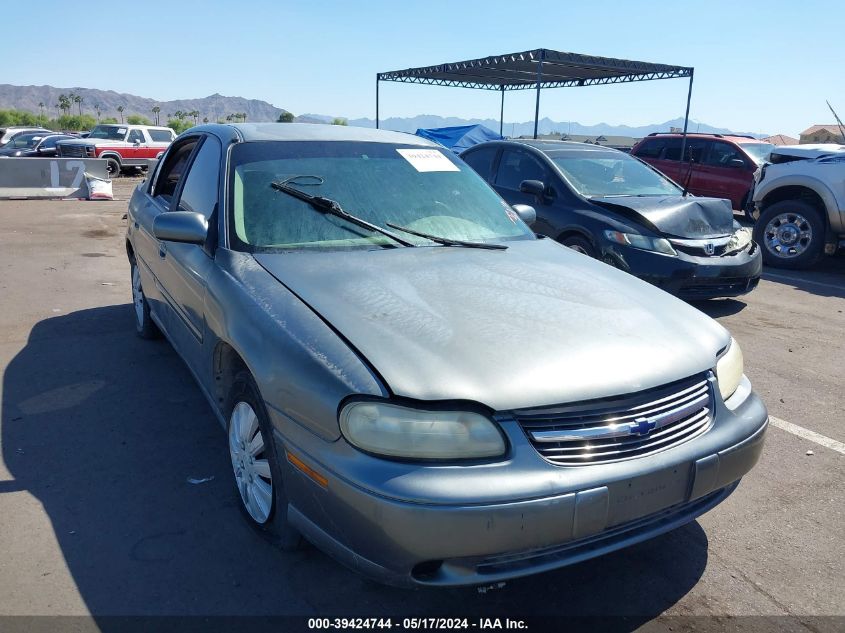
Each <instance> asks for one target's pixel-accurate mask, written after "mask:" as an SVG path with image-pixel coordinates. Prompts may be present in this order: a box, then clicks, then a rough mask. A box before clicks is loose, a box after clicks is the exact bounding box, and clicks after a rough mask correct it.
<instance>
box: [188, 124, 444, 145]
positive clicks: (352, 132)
mask: <svg viewBox="0 0 845 633" xmlns="http://www.w3.org/2000/svg"><path fill="white" fill-rule="evenodd" d="M190 131H191V132H196V131H206V132H213V133H215V134H218V135H220V136H229V135H231V133H232V132H236V133H237V134H238V135H239V136H240V138H241V139H242V140H244V141H358V142H368V143H394V144H397V145H419V146H421V147H432V148H438V149H443V148H442V146H440V145H438V144H437V143H433V142H431V141H429V140H428V139H424V138H422V137H420V136H415V135H414V134H406V133H404V132H393V131H391V130H377V129H374V128H366V127H354V126H346V125H328V124H319V123H234V124H225V123H224V124H210V125H201V126H199V127H195V128H191V130H190Z"/></svg>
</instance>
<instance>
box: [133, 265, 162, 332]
mask: <svg viewBox="0 0 845 633" xmlns="http://www.w3.org/2000/svg"><path fill="white" fill-rule="evenodd" d="M130 267H131V274H132V304H133V308H134V313H135V332H136V333H137V334H138V336H140V337H141V338H145V339H154V338H158V337H160V336H161V331H160V330H159V329H158V326H157V325H156V324H155V322H154V321H153V320H152V318H151V317H150V304H149V303H148V302H147V297H146V296H145V295H144V288H143V287H142V286H141V271H140V270H138V264H137V263H136V262H135V260H134V259H133V260H132V261H131V262H130Z"/></svg>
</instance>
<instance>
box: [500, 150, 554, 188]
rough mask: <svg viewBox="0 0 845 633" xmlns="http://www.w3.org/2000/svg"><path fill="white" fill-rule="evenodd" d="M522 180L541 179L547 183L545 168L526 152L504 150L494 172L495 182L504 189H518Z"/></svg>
mask: <svg viewBox="0 0 845 633" xmlns="http://www.w3.org/2000/svg"><path fill="white" fill-rule="evenodd" d="M523 180H541V181H543V182H545V183H546V184H548V182H547V180H548V178H547V174H546V168H545V167H543V164H542V163H540V161H538V160H537V159H536V158H534V157H533V156H531V155H530V154H528V153H527V152H522V151H519V150H512V149H506V150H504V151H503V152H502V159H501V160H500V161H499V169H498V170H497V172H496V184H497V185H498V186H499V187H503V188H505V189H513V190H514V191H519V185H520V183H521V182H522V181H523Z"/></svg>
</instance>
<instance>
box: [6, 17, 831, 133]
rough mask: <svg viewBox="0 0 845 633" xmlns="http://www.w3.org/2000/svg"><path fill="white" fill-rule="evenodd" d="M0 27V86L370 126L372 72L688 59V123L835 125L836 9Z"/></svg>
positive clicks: (561, 109) (520, 95) (477, 108)
mask: <svg viewBox="0 0 845 633" xmlns="http://www.w3.org/2000/svg"><path fill="white" fill-rule="evenodd" d="M3 23H4V25H6V26H9V25H12V27H13V28H9V29H4V30H6V31H7V32H6V33H5V34H4V36H3V38H2V39H0V82H2V83H12V84H23V85H32V84H34V85H41V84H50V85H53V86H57V87H71V86H84V87H90V88H101V89H110V90H116V91H118V92H129V93H133V94H137V95H141V96H145V97H151V98H154V99H160V100H168V99H175V98H192V97H204V96H207V95H210V94H213V93H215V92H219V93H221V94H224V95H231V96H243V97H248V98H255V99H263V100H266V101H269V102H271V103H273V104H274V105H276V106H279V107H282V108H286V109H288V110H290V111H292V112H294V113H295V114H303V113H306V112H310V113H320V114H330V115H337V116H345V117H349V118H356V117H360V116H369V117H372V116H373V115H374V102H375V98H374V93H375V88H374V86H375V74H376V72H378V71H385V70H396V69H400V68H407V67H412V66H423V65H429V64H435V63H440V62H450V61H458V60H462V59H471V58H476V57H484V56H487V55H492V54H497V53H507V52H516V51H521V50H529V49H533V48H541V47H544V48H553V49H558V50H563V51H572V52H577V53H586V54H593V55H605V56H608V57H622V58H627V59H635V60H642V61H653V62H663V63H669V64H678V65H683V66H694V67H695V84H694V88H693V102H692V111H691V117H692V118H693V119H697V120H700V121H704V122H707V123H710V124H712V125H717V126H723V127H728V128H731V129H734V130H737V131H748V132H767V133H786V134H791V135H795V136H797V134H798V132H800V131H801V130H803V129H804V128H806V127H808V126H810V125H812V124H815V123H827V122H832V120H833V117H832V115H831V114H830V112H829V110H828V109H827V106H826V105H825V99H829V100H830V102H831V103H832V104H833V106H834V107H835V108H837V110H838V112H839V113H840V116H841V117H842V116H845V81H843V78H845V70H843V62H845V38H843V37H841V36H839V35H836V34H835V31H836V30H838V29H839V27H841V26H842V24H845V8H843V6H842V5H841V3H838V2H827V1H814V0H804V1H802V2H794V1H789V2H785V1H784V0H768V1H766V2H763V1H759V0H745V1H743V2H737V1H736V0H734V1H723V0H709V1H707V2H698V1H694V2H686V1H685V2H679V1H677V0H676V1H673V2H670V1H662V2H658V1H638V2H634V1H629V2H625V1H618V2H616V1H605V0H591V1H589V2H583V1H575V0H571V1H570V0H554V1H548V2H547V1H545V0H532V1H531V2H515V1H514V0H508V1H499V0H487V1H484V2H477V1H475V0H466V1H459V0H452V1H444V0H426V1H424V2H423V1H417V0H404V1H403V0H393V1H383V0H370V1H365V0H359V1H358V2H342V1H336V0H321V1H318V2H303V1H301V0H299V1H296V2H292V1H289V0H278V1H275V2H271V1H268V0H241V2H231V1H230V2H219V1H217V0H206V1H205V2H200V1H196V0H179V1H177V2H161V1H159V0H142V1H141V2H134V3H123V4H121V3H118V4H115V2H114V1H113V0H110V1H109V2H100V1H99V0H93V1H91V0H89V1H87V2H84V3H82V4H81V5H80V4H75V3H72V2H67V1H66V0H63V1H61V2H59V1H54V0H39V2H37V3H36V4H28V3H20V2H15V3H4V6H3ZM40 23H43V24H46V25H48V28H46V29H42V28H36V26H35V25H36V24H40ZM61 24H67V25H68V26H67V27H66V30H67V32H65V31H64V30H62V29H59V28H54V27H53V26H52V25H61ZM16 25H19V26H20V28H14V27H15V26H16ZM27 25H32V27H31V28H30V27H28V26H27ZM73 30H78V31H79V32H78V34H76V35H71V34H70V33H71V32H72V31H73ZM44 32H46V33H48V34H49V36H48V37H46V38H44V37H40V36H38V37H37V38H36V39H35V40H33V39H32V38H33V37H34V36H36V35H38V34H41V33H44ZM686 90H687V83H686V80H682V79H675V80H667V81H652V82H642V83H638V84H622V85H614V86H598V87H589V88H562V89H557V90H546V91H544V92H543V95H542V101H541V107H540V116H541V117H543V116H548V117H549V118H552V119H555V120H558V121H568V120H573V121H578V122H580V123H583V124H594V123H599V122H607V123H611V124H622V123H624V124H629V125H644V124H647V123H655V122H662V121H665V120H667V119H670V118H673V117H676V116H680V115H682V114H683V108H684V103H685V99H686ZM533 99H534V96H533V94H530V91H524V92H523V91H520V92H517V93H510V94H509V95H508V96H507V98H506V104H505V120H506V121H527V120H530V119H533V115H534V101H533ZM381 105H382V108H381V112H382V116H383V117H387V116H412V115H415V114H438V115H442V116H450V115H451V116H461V117H467V118H469V117H493V118H498V114H499V96H498V94H497V93H493V92H487V91H477V90H468V89H460V88H444V87H429V86H417V85H413V84H395V83H388V84H382V90H381Z"/></svg>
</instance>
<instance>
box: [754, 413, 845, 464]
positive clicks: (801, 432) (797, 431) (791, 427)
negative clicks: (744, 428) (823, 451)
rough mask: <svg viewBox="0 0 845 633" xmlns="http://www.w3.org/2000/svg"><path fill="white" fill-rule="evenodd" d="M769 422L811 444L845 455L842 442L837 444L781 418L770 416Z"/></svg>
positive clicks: (844, 447) (844, 446) (844, 445)
mask: <svg viewBox="0 0 845 633" xmlns="http://www.w3.org/2000/svg"><path fill="white" fill-rule="evenodd" d="M769 422H770V423H771V424H772V426H776V427H778V428H779V429H783V430H784V431H787V432H788V433H792V434H793V435H797V436H798V437H803V438H804V439H805V440H810V441H811V442H815V443H816V444H819V445H821V446H824V447H825V448H829V449H831V450H834V451H836V452H837V453H841V454H843V455H845V444H843V443H842V442H837V441H836V440H833V439H831V438H829V437H827V436H826V435H822V434H821V433H816V432H815V431H811V430H810V429H805V428H804V427H803V426H798V425H797V424H793V423H792V422H787V421H786V420H781V419H780V418H776V417H775V416H773V415H770V416H769Z"/></svg>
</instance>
